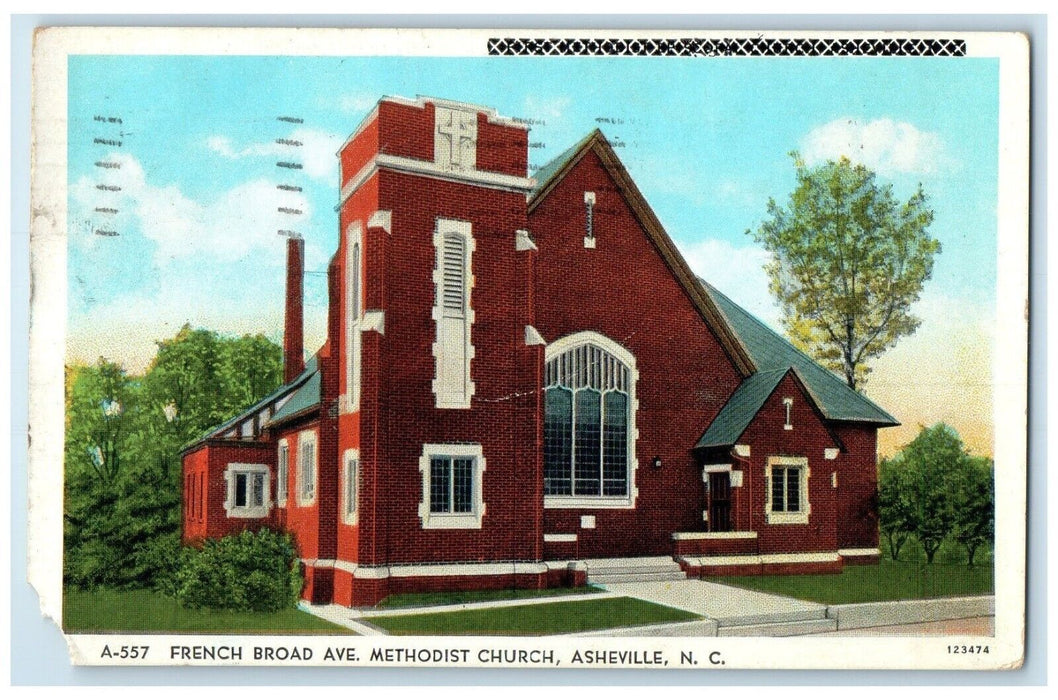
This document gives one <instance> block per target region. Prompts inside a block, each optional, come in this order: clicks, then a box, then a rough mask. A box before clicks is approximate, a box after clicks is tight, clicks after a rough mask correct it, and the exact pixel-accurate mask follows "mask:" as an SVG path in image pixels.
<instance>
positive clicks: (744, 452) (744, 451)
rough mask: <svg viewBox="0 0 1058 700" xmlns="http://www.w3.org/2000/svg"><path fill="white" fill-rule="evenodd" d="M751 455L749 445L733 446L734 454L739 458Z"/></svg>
mask: <svg viewBox="0 0 1058 700" xmlns="http://www.w3.org/2000/svg"><path fill="white" fill-rule="evenodd" d="M751 453H752V450H751V449H750V447H749V445H735V454H736V455H738V456H739V457H749V456H750V454H751Z"/></svg>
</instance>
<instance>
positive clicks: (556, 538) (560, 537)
mask: <svg viewBox="0 0 1058 700" xmlns="http://www.w3.org/2000/svg"><path fill="white" fill-rule="evenodd" d="M576 541H577V535H576V534H572V535H567V534H562V533H555V534H551V535H548V534H545V535H544V542H576Z"/></svg>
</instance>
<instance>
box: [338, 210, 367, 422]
mask: <svg viewBox="0 0 1058 700" xmlns="http://www.w3.org/2000/svg"><path fill="white" fill-rule="evenodd" d="M354 251H355V252H356V255H355V256H354V254H353V253H354ZM354 265H355V267H356V268H357V269H355V270H354V269H353V268H354ZM363 270H364V231H363V227H361V225H360V222H359V221H354V222H352V223H351V224H349V226H348V227H347V228H346V229H345V295H344V296H345V299H344V302H345V303H344V304H343V308H344V309H345V401H341V402H339V410H342V411H343V413H352V412H354V411H358V410H360V364H361V363H360V354H361V349H362V340H361V324H362V323H363V314H364V275H363ZM354 288H358V289H354ZM354 303H355V304H356V308H355V309H354V308H352V307H353V304H354ZM343 409H344V410H343Z"/></svg>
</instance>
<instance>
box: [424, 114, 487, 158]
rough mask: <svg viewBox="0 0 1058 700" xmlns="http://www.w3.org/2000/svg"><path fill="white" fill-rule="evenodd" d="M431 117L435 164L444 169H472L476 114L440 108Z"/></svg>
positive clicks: (476, 133) (476, 134)
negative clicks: (432, 119)
mask: <svg viewBox="0 0 1058 700" xmlns="http://www.w3.org/2000/svg"><path fill="white" fill-rule="evenodd" d="M434 115H435V116H434V120H435V121H434V161H435V162H436V163H437V164H438V165H439V166H441V167H442V168H445V169H447V170H474V167H475V164H476V161H477V140H478V115H477V114H476V113H474V112H467V111H464V110H461V109H451V108H449V107H442V106H440V105H437V107H436V108H435V112H434Z"/></svg>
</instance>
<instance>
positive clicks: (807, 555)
mask: <svg viewBox="0 0 1058 700" xmlns="http://www.w3.org/2000/svg"><path fill="white" fill-rule="evenodd" d="M840 558H841V555H839V554H838V553H837V552H796V553H792V554H762V555H761V557H760V560H761V563H762V564H812V563H819V562H827V561H838V560H839V559H840Z"/></svg>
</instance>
